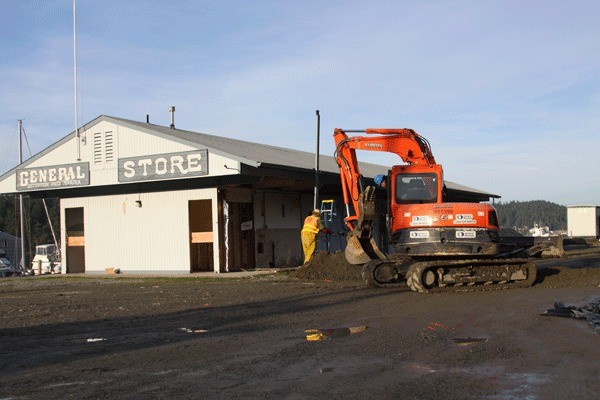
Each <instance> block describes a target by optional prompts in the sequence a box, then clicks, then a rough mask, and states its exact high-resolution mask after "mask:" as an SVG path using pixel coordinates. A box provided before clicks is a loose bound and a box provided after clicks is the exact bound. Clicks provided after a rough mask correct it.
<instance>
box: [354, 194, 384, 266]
mask: <svg viewBox="0 0 600 400" xmlns="http://www.w3.org/2000/svg"><path fill="white" fill-rule="evenodd" d="M358 207H359V217H358V220H357V222H356V226H355V227H354V229H353V230H352V232H350V233H349V234H348V244H347V246H346V250H345V252H344V254H345V256H346V261H348V262H349V263H350V264H365V263H367V262H369V261H370V260H377V259H381V260H385V259H386V258H387V257H386V256H385V254H383V253H382V252H381V250H379V247H377V245H376V244H375V241H374V240H373V237H372V236H371V225H372V223H373V218H374V216H375V188H374V187H372V186H368V187H367V188H366V189H365V191H364V192H363V193H361V194H360V196H359V198H358Z"/></svg>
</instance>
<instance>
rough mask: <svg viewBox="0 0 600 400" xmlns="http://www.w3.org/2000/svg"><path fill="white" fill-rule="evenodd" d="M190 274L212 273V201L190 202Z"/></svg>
mask: <svg viewBox="0 0 600 400" xmlns="http://www.w3.org/2000/svg"><path fill="white" fill-rule="evenodd" d="M188 209H189V210H188V212H189V213H188V215H189V229H190V231H189V232H190V235H189V237H190V272H201V271H213V270H214V256H213V231H212V227H213V220H212V200H190V201H189V203H188Z"/></svg>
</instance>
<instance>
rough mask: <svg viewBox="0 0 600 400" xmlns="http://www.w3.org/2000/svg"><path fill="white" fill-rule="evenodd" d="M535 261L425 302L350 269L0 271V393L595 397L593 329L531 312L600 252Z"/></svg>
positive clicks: (575, 284)
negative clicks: (526, 277) (232, 274)
mask: <svg viewBox="0 0 600 400" xmlns="http://www.w3.org/2000/svg"><path fill="white" fill-rule="evenodd" d="M319 256H320V255H317V257H316V260H319V258H318V257H319ZM335 256H336V255H333V256H329V257H335ZM321 257H323V258H327V257H326V256H321ZM536 262H537V264H538V268H539V274H538V275H539V278H538V281H537V282H536V284H535V285H534V286H533V287H531V288H527V289H512V290H495V291H487V292H465V293H444V294H435V295H426V294H418V293H413V292H411V291H409V290H408V289H406V288H402V287H400V288H398V287H397V288H393V289H371V288H365V287H364V286H363V285H362V283H361V282H360V281H359V280H358V279H354V278H353V279H349V278H348V277H349V275H350V274H351V273H356V271H350V273H349V274H348V275H346V276H345V277H343V278H340V277H339V276H338V278H336V277H335V276H336V275H335V274H333V273H332V274H330V275H327V274H325V272H323V275H320V276H317V275H316V274H309V276H305V277H304V278H302V277H301V276H300V275H301V272H300V269H299V270H298V271H294V272H287V273H277V274H269V275H260V276H258V275H257V276H253V277H249V278H244V279H237V278H236V279H222V278H221V279H204V278H202V279H200V278H195V277H184V278H182V277H172V278H170V277H164V278H143V277H135V276H134V277H131V276H127V275H120V276H119V275H117V276H106V277H100V276H96V277H73V276H52V277H26V278H5V279H2V280H0V368H1V369H0V372H1V374H0V398H2V399H13V398H14V399H47V398H77V399H88V398H90V399H91V398H109V397H110V398H127V399H129V398H135V399H138V398H148V399H152V398H194V399H195V398H223V399H225V398H226V399H242V398H243V399H254V398H256V399H258V398H261V399H263V398H273V399H308V398H329V397H337V398H344V399H359V398H360V399H364V398H380V399H399V398H401V399H567V398H573V399H574V398H577V399H596V398H598V393H600V378H599V377H600V335H599V334H598V333H597V332H596V331H595V330H594V329H593V328H592V327H591V326H590V325H589V324H588V323H586V321H584V320H579V319H574V318H559V317H547V316H543V315H541V314H542V313H543V312H544V311H546V310H548V309H550V308H552V307H553V304H554V302H557V301H559V302H564V303H568V304H574V305H581V304H586V303H587V302H589V301H591V299H594V298H597V297H598V296H600V248H594V249H591V250H590V251H584V252H581V251H579V250H578V251H575V250H573V251H570V252H569V251H567V256H566V257H565V258H563V259H557V260H539V261H536ZM321 268H322V269H323V270H326V269H327V266H324V265H323V264H321ZM357 276H358V275H357ZM348 328H357V329H352V330H349V329H348ZM359 328H360V329H359ZM307 330H317V331H316V336H312V337H313V338H315V337H316V338H322V339H323V340H316V341H309V340H307V335H315V331H309V332H306V331H307ZM351 331H356V333H350V332H351ZM319 332H321V333H323V334H322V335H319V334H318V333H319ZM309 337H310V336H309Z"/></svg>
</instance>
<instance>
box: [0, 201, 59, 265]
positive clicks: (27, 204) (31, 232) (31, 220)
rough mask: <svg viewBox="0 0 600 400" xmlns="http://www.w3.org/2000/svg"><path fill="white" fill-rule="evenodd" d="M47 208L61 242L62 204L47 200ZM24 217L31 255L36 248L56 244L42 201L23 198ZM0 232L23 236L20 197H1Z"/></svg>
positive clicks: (27, 247)
mask: <svg viewBox="0 0 600 400" xmlns="http://www.w3.org/2000/svg"><path fill="white" fill-rule="evenodd" d="M46 207H47V208H48V214H49V215H50V221H52V226H53V228H54V232H55V234H56V235H57V239H58V240H60V238H59V237H58V236H60V226H59V223H60V203H59V200H58V199H46ZM23 211H24V212H23V216H24V224H25V229H24V230H25V244H26V250H27V252H29V253H32V251H35V246H37V245H40V244H51V243H54V239H53V237H52V230H51V229H50V223H49V222H48V218H47V216H46V210H45V209H44V203H43V201H42V199H32V198H30V197H28V196H25V197H24V198H23ZM0 231H2V232H4V233H7V234H9V235H13V236H18V237H20V236H21V232H20V231H21V226H20V220H19V196H18V195H4V196H0Z"/></svg>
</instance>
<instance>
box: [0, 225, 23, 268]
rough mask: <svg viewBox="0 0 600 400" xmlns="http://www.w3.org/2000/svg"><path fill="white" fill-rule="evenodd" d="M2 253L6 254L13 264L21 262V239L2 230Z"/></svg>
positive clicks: (0, 232) (0, 244)
mask: <svg viewBox="0 0 600 400" xmlns="http://www.w3.org/2000/svg"><path fill="white" fill-rule="evenodd" d="M0 254H5V255H6V258H7V259H8V261H10V263H11V265H13V266H17V265H19V264H20V262H21V239H19V238H18V237H16V236H13V235H9V234H8V233H4V232H2V231H0Z"/></svg>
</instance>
